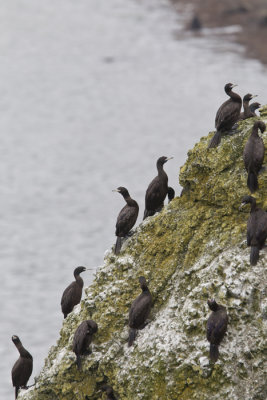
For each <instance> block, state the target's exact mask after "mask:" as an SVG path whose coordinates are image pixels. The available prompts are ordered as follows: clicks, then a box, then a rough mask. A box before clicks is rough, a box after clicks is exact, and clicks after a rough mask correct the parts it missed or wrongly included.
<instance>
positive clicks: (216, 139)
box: [208, 131, 221, 149]
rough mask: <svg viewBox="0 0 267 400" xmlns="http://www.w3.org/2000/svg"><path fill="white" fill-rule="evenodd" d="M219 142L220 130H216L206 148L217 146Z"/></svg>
mask: <svg viewBox="0 0 267 400" xmlns="http://www.w3.org/2000/svg"><path fill="white" fill-rule="evenodd" d="M220 143H221V132H220V131H217V132H216V133H215V134H214V136H213V138H212V139H211V141H210V143H209V145H208V149H211V148H214V147H217V146H218V144H220Z"/></svg>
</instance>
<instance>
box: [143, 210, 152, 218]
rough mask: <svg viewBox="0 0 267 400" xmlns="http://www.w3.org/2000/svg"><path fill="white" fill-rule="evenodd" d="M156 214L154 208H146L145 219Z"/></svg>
mask: <svg viewBox="0 0 267 400" xmlns="http://www.w3.org/2000/svg"><path fill="white" fill-rule="evenodd" d="M154 214H155V211H154V210H147V209H145V211H144V218H143V220H144V219H146V218H147V217H152V215H154Z"/></svg>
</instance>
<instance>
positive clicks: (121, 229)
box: [113, 186, 139, 254]
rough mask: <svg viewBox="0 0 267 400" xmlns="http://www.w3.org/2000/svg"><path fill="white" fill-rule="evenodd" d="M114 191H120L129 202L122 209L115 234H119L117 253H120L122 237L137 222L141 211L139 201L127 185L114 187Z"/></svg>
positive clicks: (116, 246)
mask: <svg viewBox="0 0 267 400" xmlns="http://www.w3.org/2000/svg"><path fill="white" fill-rule="evenodd" d="M113 192H118V193H120V194H121V195H122V196H123V198H124V200H125V201H126V203H127V204H126V205H125V206H124V207H123V208H122V209H121V211H120V213H119V215H118V218H117V223H116V232H115V234H116V236H117V241H116V245H115V254H119V252H120V250H121V244H122V243H121V238H123V237H125V236H126V235H127V234H128V233H129V232H130V230H131V229H132V227H133V226H134V224H135V223H136V220H137V217H138V213H139V206H138V204H137V202H136V201H135V200H133V199H132V198H131V196H130V195H129V192H128V190H127V189H126V188H125V187H121V186H120V187H118V188H117V189H114V190H113Z"/></svg>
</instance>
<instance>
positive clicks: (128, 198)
mask: <svg viewBox="0 0 267 400" xmlns="http://www.w3.org/2000/svg"><path fill="white" fill-rule="evenodd" d="M123 197H124V200H125V201H126V203H127V204H128V206H130V207H136V205H137V203H136V201H135V200H133V199H132V198H131V196H130V195H126V196H123Z"/></svg>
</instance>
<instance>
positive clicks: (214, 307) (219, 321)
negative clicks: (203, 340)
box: [207, 299, 228, 363]
mask: <svg viewBox="0 0 267 400" xmlns="http://www.w3.org/2000/svg"><path fill="white" fill-rule="evenodd" d="M208 306H209V308H210V309H211V311H212V313H211V315H210V316H209V319H208V322H207V339H208V341H209V342H210V359H211V361H212V362H214V363H215V362H216V361H217V360H218V358H219V348H218V346H219V344H220V343H221V341H222V340H223V337H224V335H225V332H226V330H227V324H228V315H227V311H226V308H225V307H224V306H221V305H220V304H217V303H216V301H215V300H214V299H211V300H208Z"/></svg>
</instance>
